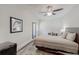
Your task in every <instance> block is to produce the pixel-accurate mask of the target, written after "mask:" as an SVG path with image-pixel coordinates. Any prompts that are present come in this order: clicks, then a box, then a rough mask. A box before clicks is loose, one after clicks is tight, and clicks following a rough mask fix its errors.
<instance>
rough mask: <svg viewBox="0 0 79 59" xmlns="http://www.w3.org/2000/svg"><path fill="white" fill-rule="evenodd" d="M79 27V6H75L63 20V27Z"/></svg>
mask: <svg viewBox="0 0 79 59" xmlns="http://www.w3.org/2000/svg"><path fill="white" fill-rule="evenodd" d="M64 25H65V26H67V27H79V5H75V6H74V7H73V9H72V10H71V11H70V12H69V13H67V14H66V15H65V16H64V18H63V26H64Z"/></svg>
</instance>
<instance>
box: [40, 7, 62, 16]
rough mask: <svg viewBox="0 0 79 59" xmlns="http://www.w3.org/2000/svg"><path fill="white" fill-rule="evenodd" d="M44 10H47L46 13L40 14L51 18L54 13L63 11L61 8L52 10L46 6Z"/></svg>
mask: <svg viewBox="0 0 79 59" xmlns="http://www.w3.org/2000/svg"><path fill="white" fill-rule="evenodd" d="M46 10H47V11H45V12H41V13H43V14H44V16H52V15H56V13H55V12H57V11H61V10H63V8H59V9H53V6H47V7H46Z"/></svg>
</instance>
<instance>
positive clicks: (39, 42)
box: [34, 36, 78, 54]
mask: <svg viewBox="0 0 79 59" xmlns="http://www.w3.org/2000/svg"><path fill="white" fill-rule="evenodd" d="M34 44H35V45H36V46H40V47H46V48H51V49H57V50H63V51H67V52H72V53H75V54H77V53H78V44H77V43H76V42H73V41H70V40H67V39H63V38H61V37H59V36H39V37H37V38H35V40H34Z"/></svg>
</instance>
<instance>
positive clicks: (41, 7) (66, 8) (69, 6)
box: [34, 4, 75, 20]
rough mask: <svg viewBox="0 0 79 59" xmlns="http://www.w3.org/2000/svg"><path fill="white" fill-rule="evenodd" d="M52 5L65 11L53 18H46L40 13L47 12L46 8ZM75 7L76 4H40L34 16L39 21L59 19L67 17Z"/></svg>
mask: <svg viewBox="0 0 79 59" xmlns="http://www.w3.org/2000/svg"><path fill="white" fill-rule="evenodd" d="M50 5H51V6H53V8H54V9H58V8H63V10H62V11H58V12H56V15H52V16H44V15H43V14H41V13H40V12H41V11H45V10H46V7H47V6H50ZM74 6H75V5H74V4H39V5H36V6H35V7H36V8H35V11H34V15H35V16H36V18H37V19H40V20H48V19H59V18H62V17H63V16H65V15H66V14H67V13H68V12H70V11H71V9H72V8H73V7H74Z"/></svg>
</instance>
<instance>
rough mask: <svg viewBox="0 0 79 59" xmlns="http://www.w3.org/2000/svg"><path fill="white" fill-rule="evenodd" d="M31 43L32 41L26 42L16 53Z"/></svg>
mask: <svg viewBox="0 0 79 59" xmlns="http://www.w3.org/2000/svg"><path fill="white" fill-rule="evenodd" d="M31 42H33V40H32V41H30V42H28V43H27V44H25V45H24V46H23V47H21V48H20V49H18V51H17V52H19V51H21V50H22V49H23V48H24V47H26V46H27V45H29V44H30V43H31Z"/></svg>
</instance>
